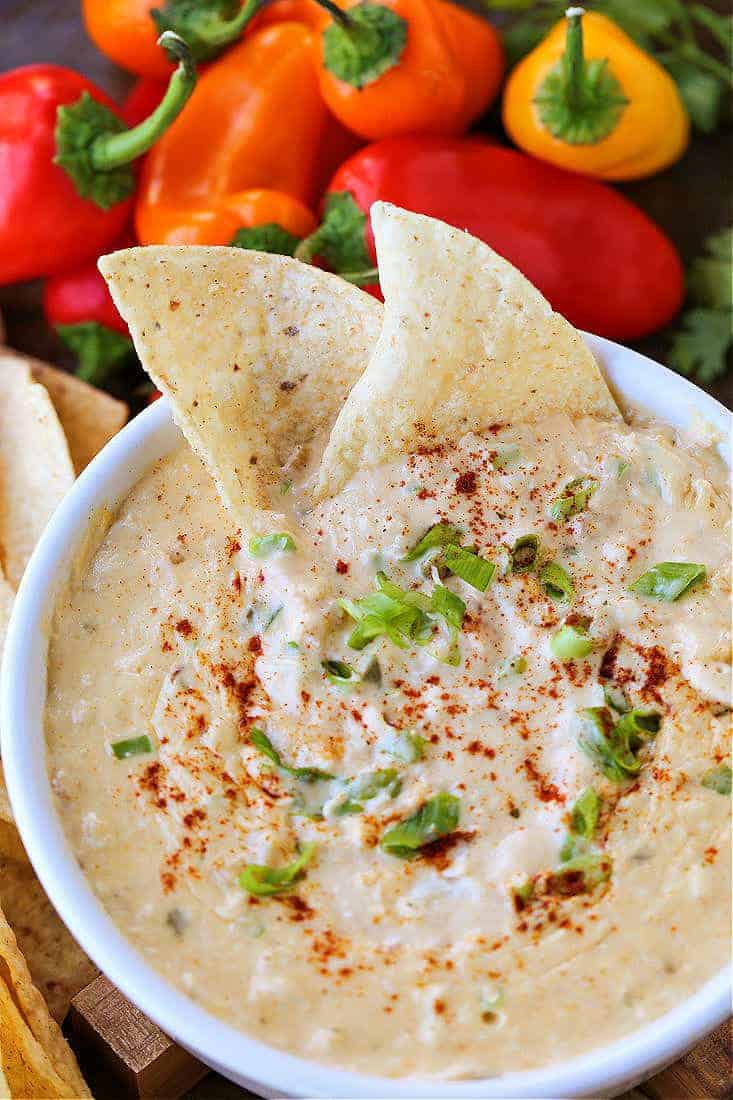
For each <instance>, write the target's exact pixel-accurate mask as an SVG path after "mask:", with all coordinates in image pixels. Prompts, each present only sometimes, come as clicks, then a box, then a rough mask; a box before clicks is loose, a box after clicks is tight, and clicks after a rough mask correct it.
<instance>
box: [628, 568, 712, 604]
mask: <svg viewBox="0 0 733 1100" xmlns="http://www.w3.org/2000/svg"><path fill="white" fill-rule="evenodd" d="M706 577H707V570H706V569H705V566H704V565H695V564H693V563H692V562H685V561H663V562H660V563H659V565H655V566H653V568H651V569H650V570H648V572H646V573H642V575H641V576H640V577H639V578H638V580H635V581H634V583H633V584H630V585H629V588H630V590H631V591H632V592H635V593H636V594H637V596H646V597H647V598H648V599H650V600H660V601H665V602H668V603H671V602H672V601H674V600H678V599H679V598H680V596H681V595H683V593H685V592H687V590H688V589H689V588H692V587H693V585H696V584H701V583H702V582H703V581H704V580H705V579H706Z"/></svg>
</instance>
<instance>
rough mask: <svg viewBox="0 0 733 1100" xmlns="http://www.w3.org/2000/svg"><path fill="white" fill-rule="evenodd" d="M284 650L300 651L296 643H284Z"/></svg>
mask: <svg viewBox="0 0 733 1100" xmlns="http://www.w3.org/2000/svg"><path fill="white" fill-rule="evenodd" d="M285 648H286V649H300V646H299V645H298V643H297V642H286V643H285Z"/></svg>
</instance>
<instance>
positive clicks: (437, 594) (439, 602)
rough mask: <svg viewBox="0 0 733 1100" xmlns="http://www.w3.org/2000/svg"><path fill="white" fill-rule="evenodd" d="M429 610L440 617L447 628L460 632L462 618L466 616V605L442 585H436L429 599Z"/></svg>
mask: <svg viewBox="0 0 733 1100" xmlns="http://www.w3.org/2000/svg"><path fill="white" fill-rule="evenodd" d="M430 610H431V611H432V612H434V613H435V614H436V615H442V617H443V618H444V619H445V621H446V622H447V624H448V626H451V627H453V629H454V630H460V629H461V627H462V626H463V617H464V615H465V614H466V605H465V603H464V602H463V600H462V599H461V597H460V596H457V595H456V594H455V592H451V590H450V588H446V587H445V585H443V584H436V586H435V588H434V589H433V594H432V596H431V599H430Z"/></svg>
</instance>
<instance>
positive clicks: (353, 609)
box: [338, 571, 430, 649]
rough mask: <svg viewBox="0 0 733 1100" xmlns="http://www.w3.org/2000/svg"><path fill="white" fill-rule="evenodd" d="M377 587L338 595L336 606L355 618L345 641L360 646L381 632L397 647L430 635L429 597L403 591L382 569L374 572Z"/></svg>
mask: <svg viewBox="0 0 733 1100" xmlns="http://www.w3.org/2000/svg"><path fill="white" fill-rule="evenodd" d="M376 584H377V588H378V591H377V592H373V593H371V594H370V595H368V596H364V597H363V598H362V599H360V600H350V599H340V600H339V601H338V604H339V606H340V607H341V608H342V609H343V610H344V611H345V612H346V613H347V615H349V616H350V617H351V618H352V619H354V620H355V621H356V624H357V625H356V627H355V628H354V630H353V631H352V633H351V636H350V637H349V640H348V645H349V646H350V647H351V649H363V648H364V646H366V645H368V644H369V642H371V641H373V640H374V639H375V638H378V637H380V636H381V635H382V634H385V635H386V636H387V637H388V638H389V639H390V641H392V642H393V643H394V644H395V645H397V646H399V647H400V648H401V649H405V648H406V647H407V646H408V645H409V643H410V642H414V643H416V644H418V645H422V644H424V643H425V642H426V641H427V640H428V639H429V637H430V624H429V622H428V619H427V617H426V612H427V611H428V610H429V609H430V599H429V597H428V596H426V595H424V593H422V592H406V591H404V590H403V589H402V588H400V587H399V586H398V585H396V584H393V583H392V582H391V581H390V580H389V578H388V577H387V576H386V574H385V573H383V572H382V571H380V572H378V573H377V576H376Z"/></svg>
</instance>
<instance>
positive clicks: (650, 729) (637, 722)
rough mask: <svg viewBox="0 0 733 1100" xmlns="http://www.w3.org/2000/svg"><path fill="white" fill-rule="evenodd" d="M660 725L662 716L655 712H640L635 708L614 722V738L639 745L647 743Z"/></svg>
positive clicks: (657, 731)
mask: <svg viewBox="0 0 733 1100" xmlns="http://www.w3.org/2000/svg"><path fill="white" fill-rule="evenodd" d="M661 724H662V716H661V714H660V713H659V711H656V710H641V709H640V708H638V707H636V708H635V709H634V710H628V711H626V713H625V714H622V715H621V717H620V718H619V719H618V721H617V722H616V736H617V737H623V738H624V740H625V741H629V742H634V741H635V740H636V741H638V742H639V744H641V743H643V742H644V741H648V740H649V738H650V737H653V736H654V735H655V734H656V733H659V727H660V726H661Z"/></svg>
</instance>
